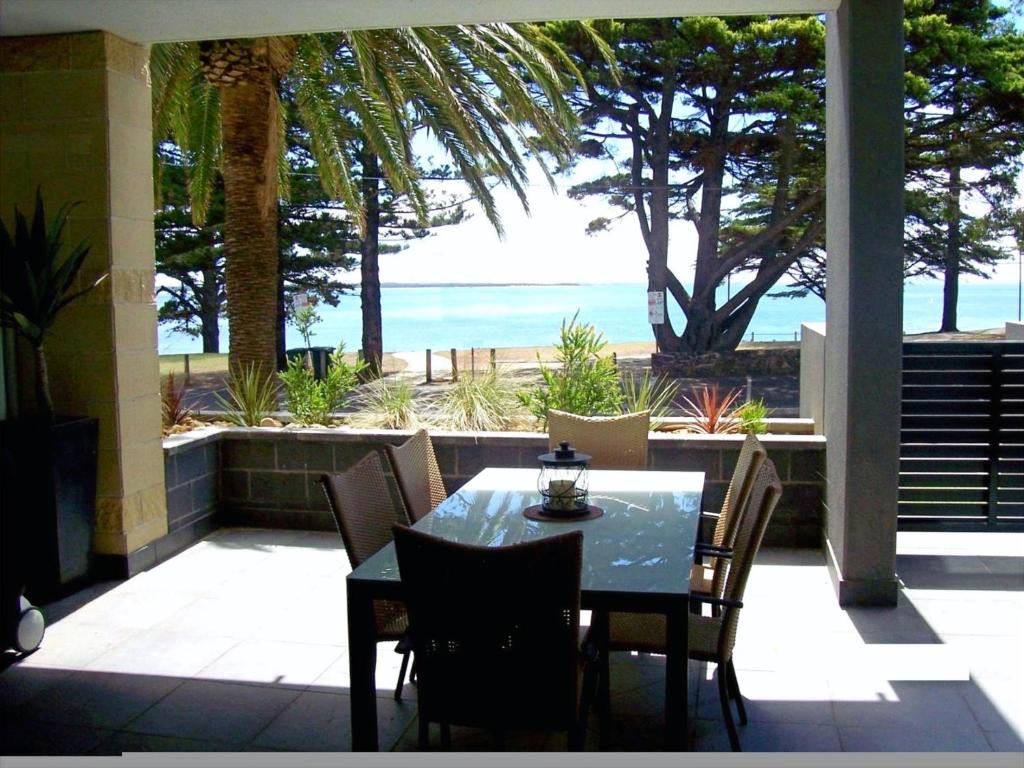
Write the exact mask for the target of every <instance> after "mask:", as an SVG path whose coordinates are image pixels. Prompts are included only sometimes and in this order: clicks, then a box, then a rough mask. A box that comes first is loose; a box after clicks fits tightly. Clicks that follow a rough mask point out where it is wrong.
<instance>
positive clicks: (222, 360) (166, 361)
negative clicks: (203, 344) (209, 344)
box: [160, 352, 228, 378]
mask: <svg viewBox="0 0 1024 768" xmlns="http://www.w3.org/2000/svg"><path fill="white" fill-rule="evenodd" d="M188 366H189V370H190V371H191V372H192V373H227V371H228V355H227V352H224V353H221V354H217V353H216V352H209V353H203V354H200V353H196V354H192V355H189V356H188ZM168 373H173V374H174V375H175V376H180V375H182V374H184V373H185V355H160V377H161V378H166V377H167V374H168Z"/></svg>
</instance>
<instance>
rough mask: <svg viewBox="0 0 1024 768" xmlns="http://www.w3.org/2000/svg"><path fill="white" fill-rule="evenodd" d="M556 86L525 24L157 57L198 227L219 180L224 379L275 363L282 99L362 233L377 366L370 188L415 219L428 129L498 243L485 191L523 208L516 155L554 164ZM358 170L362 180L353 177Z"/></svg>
mask: <svg viewBox="0 0 1024 768" xmlns="http://www.w3.org/2000/svg"><path fill="white" fill-rule="evenodd" d="M582 26H583V27H585V28H586V29H587V30H588V31H589V26H588V25H586V24H582ZM594 39H595V42H596V43H597V44H598V45H602V44H603V43H602V42H601V41H600V40H599V38H597V37H596V35H595V36H594ZM563 72H567V73H568V74H569V75H570V76H574V77H575V78H576V79H577V80H580V81H581V80H582V78H581V76H580V73H579V72H578V71H577V70H576V69H575V67H574V66H573V65H572V63H571V62H570V61H569V59H568V58H567V57H566V56H565V54H564V53H563V52H562V50H561V48H560V47H559V46H558V45H557V44H555V43H554V42H553V41H552V40H551V39H550V38H548V37H547V36H546V35H545V33H544V32H542V31H541V29H540V28H538V27H536V26H533V25H507V24H486V25H476V26H459V27H444V28H409V29H390V30H369V31H352V32H339V33H331V34H325V35H306V36H299V37H287V38H258V39H251V40H221V41H212V42H204V43H198V44H197V43H172V44H167V45H158V46H154V49H153V54H152V73H153V91H154V99H153V109H154V135H155V136H156V138H157V140H158V141H159V140H163V139H167V138H171V139H173V140H174V141H175V142H176V143H177V144H178V145H179V147H180V148H181V149H182V151H183V153H184V155H185V158H186V161H187V163H188V166H189V170H190V176H189V193H190V196H191V199H192V205H193V217H194V218H195V219H196V220H197V221H201V220H202V218H203V217H204V216H205V213H206V208H207V205H208V201H209V195H210V190H211V189H212V184H213V180H214V178H215V176H216V173H217V171H218V170H221V171H222V173H223V177H224V193H225V249H226V252H227V260H226V274H225V282H226V290H227V299H228V324H229V331H230V335H231V347H230V356H229V361H230V367H231V368H232V369H236V370H237V369H239V368H241V367H243V366H247V365H250V364H257V365H260V366H263V367H264V368H265V369H266V370H268V371H269V370H273V368H274V364H275V350H274V315H275V310H274V308H275V306H276V288H277V273H278V268H277V267H278V251H277V244H276V237H277V231H276V228H277V200H278V197H279V196H280V195H286V194H287V175H286V173H284V172H282V171H286V169H287V163H283V162H282V160H283V146H284V141H283V139H282V134H283V132H284V120H283V119H282V113H281V108H280V103H279V93H280V91H281V89H282V88H284V87H290V88H292V89H294V94H295V100H296V104H297V106H298V111H299V115H300V118H301V120H302V122H303V123H304V125H305V127H306V129H307V130H308V131H309V134H310V146H311V149H312V151H313V154H314V156H315V158H316V160H317V163H318V166H319V172H320V177H321V181H322V183H323V185H324V188H325V190H326V191H327V192H328V194H330V195H331V196H333V197H335V198H337V199H338V200H339V201H341V203H342V204H343V205H344V207H345V208H346V210H347V211H348V213H349V215H351V216H352V217H353V218H355V219H356V220H357V222H358V223H359V226H360V229H361V230H362V231H363V233H364V234H367V233H370V234H371V240H370V244H369V246H368V247H364V249H363V250H364V254H363V255H364V275H363V278H364V296H363V301H364V306H363V313H364V323H365V324H366V325H369V326H370V327H369V334H368V335H367V333H364V354H365V355H366V356H367V358H368V359H370V360H371V361H372V362H373V363H379V358H380V350H381V342H380V331H379V328H380V303H379V302H380V294H379V280H378V278H377V275H376V259H375V250H374V247H373V240H372V232H373V230H374V227H373V224H374V222H373V221H368V220H367V215H366V213H367V206H366V205H365V203H366V201H368V200H369V201H372V198H373V196H374V194H375V192H374V190H375V189H377V188H378V184H379V181H380V179H378V175H379V176H380V177H382V178H383V179H384V180H386V183H387V184H389V185H390V186H391V188H392V189H393V190H394V191H395V193H397V194H403V193H404V194H407V195H408V197H409V199H410V201H411V203H412V205H413V208H414V210H416V211H417V212H418V214H419V215H421V216H423V215H424V214H425V211H426V202H425V196H424V194H423V192H422V190H421V188H420V186H419V183H418V182H419V180H418V179H417V176H416V172H415V165H414V162H413V156H412V150H411V139H412V136H413V134H414V132H415V131H416V130H418V129H424V130H427V131H429V132H430V134H431V135H432V136H433V137H434V139H435V140H436V141H437V142H438V143H439V144H440V145H441V146H442V147H444V149H445V150H446V151H447V153H448V155H449V157H450V158H451V160H452V162H453V165H454V167H455V169H456V171H457V172H458V173H459V175H460V176H461V178H462V179H463V180H464V181H465V182H466V183H467V184H468V185H469V187H470V189H471V190H472V191H473V193H474V194H475V195H476V197H477V199H478V201H479V202H480V204H481V206H482V207H483V210H484V212H485V215H486V216H487V218H488V219H489V220H490V221H491V222H492V224H493V225H494V226H495V228H496V229H497V231H498V232H499V233H501V218H500V215H499V213H498V211H497V207H496V205H495V201H494V197H493V195H492V193H491V190H490V188H489V186H488V184H487V179H488V177H490V176H493V177H496V178H497V179H499V180H500V181H501V182H502V183H505V184H508V185H510V186H511V187H512V188H513V189H514V190H515V191H516V193H517V195H518V197H519V199H520V201H521V202H522V204H523V206H524V207H527V197H526V181H527V170H526V163H525V159H524V154H525V152H526V151H530V150H536V149H545V150H547V151H549V152H551V153H553V155H554V157H555V158H556V160H557V161H564V160H565V159H567V158H568V154H569V148H570V133H571V131H572V128H573V126H574V125H575V116H574V114H573V112H572V110H571V109H570V107H569V106H568V104H567V102H566V101H565V100H564V98H563V96H562V94H563V92H564V91H565V86H566V83H565V75H563ZM358 160H361V161H362V162H361V163H360V162H358ZM356 164H359V165H360V166H361V169H362V178H361V179H359V178H356V177H355V176H354V174H353V172H352V169H353V166H354V165H356ZM542 167H544V168H545V172H547V169H546V167H545V166H543V165H542ZM377 169H379V171H378V170H377ZM548 176H549V180H550V174H548ZM370 208H371V210H370V213H371V214H373V213H374V212H373V208H372V205H371V206H370ZM367 318H368V320H367Z"/></svg>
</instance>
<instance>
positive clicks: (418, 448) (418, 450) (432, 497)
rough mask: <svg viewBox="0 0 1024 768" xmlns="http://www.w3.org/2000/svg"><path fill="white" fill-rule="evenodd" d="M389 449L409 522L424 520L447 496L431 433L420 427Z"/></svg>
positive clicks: (388, 447) (389, 456)
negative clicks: (406, 438) (402, 441)
mask: <svg viewBox="0 0 1024 768" xmlns="http://www.w3.org/2000/svg"><path fill="white" fill-rule="evenodd" d="M387 452H388V458H389V459H390V460H391V467H392V469H393V470H394V472H395V479H396V480H397V481H398V489H399V490H400V491H401V492H402V501H404V502H405V511H406V513H407V514H408V515H409V522H410V523H415V522H417V521H419V520H422V519H423V517H424V516H426V515H427V514H429V513H430V512H432V511H433V510H434V509H435V508H436V507H437V505H438V504H440V503H441V502H442V501H444V500H445V499H446V498H448V492H447V491H446V490H445V488H444V480H443V479H442V478H441V470H440V469H439V468H438V466H437V457H436V456H435V455H434V444H433V443H431V442H430V435H428V434H427V430H425V429H421V430H419V431H418V432H417V433H416V434H415V435H413V436H412V437H410V438H409V439H408V440H406V441H405V442H404V443H402V444H401V445H398V446H395V445H389V446H387Z"/></svg>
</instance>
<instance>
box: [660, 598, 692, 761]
mask: <svg viewBox="0 0 1024 768" xmlns="http://www.w3.org/2000/svg"><path fill="white" fill-rule="evenodd" d="M687 602H688V601H687V600H685V599H684V600H682V601H680V603H679V605H677V606H675V607H674V608H673V609H672V610H670V611H669V612H668V613H667V615H666V617H665V618H666V621H665V624H666V638H665V640H666V645H667V648H666V651H667V653H666V656H665V748H666V749H667V750H670V751H682V750H686V749H688V748H689V721H688V718H687V711H686V704H687V698H688V691H687V686H688V682H689V678H688V675H687V666H688V662H689V655H690V652H689V645H688V642H687V640H688V633H687V616H688V613H689V612H688V610H687Z"/></svg>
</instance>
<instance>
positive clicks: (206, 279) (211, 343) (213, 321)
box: [199, 269, 220, 353]
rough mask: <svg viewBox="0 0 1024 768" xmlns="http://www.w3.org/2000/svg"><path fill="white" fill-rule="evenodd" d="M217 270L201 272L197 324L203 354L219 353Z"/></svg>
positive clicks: (218, 289) (218, 287) (218, 288)
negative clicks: (200, 334)
mask: <svg viewBox="0 0 1024 768" xmlns="http://www.w3.org/2000/svg"><path fill="white" fill-rule="evenodd" d="M219 293H220V286H218V285H217V270H216V269H204V270H203V289H202V291H201V292H200V293H199V324H200V326H201V329H202V330H201V332H202V337H203V352H213V353H218V352H220V308H219V306H218V305H219V302H218V300H217V297H218V294H219Z"/></svg>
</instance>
